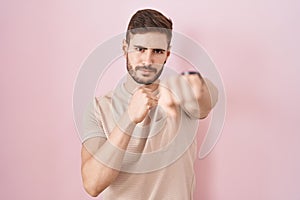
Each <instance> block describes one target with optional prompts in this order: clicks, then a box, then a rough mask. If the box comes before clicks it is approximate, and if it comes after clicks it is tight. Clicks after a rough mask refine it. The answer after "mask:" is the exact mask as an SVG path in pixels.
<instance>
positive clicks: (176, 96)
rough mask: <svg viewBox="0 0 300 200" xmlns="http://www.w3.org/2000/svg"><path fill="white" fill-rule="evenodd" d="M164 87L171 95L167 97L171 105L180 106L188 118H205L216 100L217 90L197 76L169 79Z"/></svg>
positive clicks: (190, 75) (185, 75) (188, 75)
mask: <svg viewBox="0 0 300 200" xmlns="http://www.w3.org/2000/svg"><path fill="white" fill-rule="evenodd" d="M164 87H166V88H168V90H169V91H170V92H169V93H172V95H170V94H169V95H168V96H169V97H170V99H171V100H170V101H171V102H173V104H176V105H180V106H181V107H182V108H183V110H184V111H185V112H186V113H187V114H188V115H189V116H192V117H194V118H197V119H204V118H206V117H207V116H208V114H209V112H210V111H211V110H212V108H213V107H214V106H215V104H216V102H217V100H218V90H217V88H216V87H215V86H214V85H213V84H212V82H211V81H209V80H208V79H203V78H202V77H201V76H200V75H198V74H184V75H182V76H173V77H170V78H169V79H167V80H166V82H165V83H164ZM165 96H166V95H165Z"/></svg>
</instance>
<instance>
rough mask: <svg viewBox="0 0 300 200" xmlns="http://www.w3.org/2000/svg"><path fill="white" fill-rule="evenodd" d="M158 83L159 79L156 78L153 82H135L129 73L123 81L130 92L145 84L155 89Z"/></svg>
mask: <svg viewBox="0 0 300 200" xmlns="http://www.w3.org/2000/svg"><path fill="white" fill-rule="evenodd" d="M158 85H159V79H157V80H156V81H155V82H154V83H151V84H149V85H145V84H140V83H137V82H136V81H135V80H134V79H133V78H132V77H131V76H130V75H129V74H127V80H126V82H125V83H124V86H125V89H126V90H127V91H128V92H129V93H130V94H133V93H134V92H135V90H136V89H138V88H139V87H141V86H145V87H147V88H150V89H152V90H153V91H155V90H156V89H157V88H158Z"/></svg>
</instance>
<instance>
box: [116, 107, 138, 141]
mask: <svg viewBox="0 0 300 200" xmlns="http://www.w3.org/2000/svg"><path fill="white" fill-rule="evenodd" d="M136 124H137V123H135V122H134V121H133V120H131V118H130V117H129V114H128V111H125V112H124V114H123V115H122V116H121V117H120V119H119V120H118V122H117V126H118V127H119V129H120V130H121V131H122V132H124V133H125V134H127V135H130V136H131V135H132V133H133V130H134V128H135V126H136Z"/></svg>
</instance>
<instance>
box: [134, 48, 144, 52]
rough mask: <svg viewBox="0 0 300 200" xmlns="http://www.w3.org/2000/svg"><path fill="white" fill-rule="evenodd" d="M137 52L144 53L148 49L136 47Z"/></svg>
mask: <svg viewBox="0 0 300 200" xmlns="http://www.w3.org/2000/svg"><path fill="white" fill-rule="evenodd" d="M135 50H136V51H138V52H144V51H145V50H146V49H145V48H142V47H135Z"/></svg>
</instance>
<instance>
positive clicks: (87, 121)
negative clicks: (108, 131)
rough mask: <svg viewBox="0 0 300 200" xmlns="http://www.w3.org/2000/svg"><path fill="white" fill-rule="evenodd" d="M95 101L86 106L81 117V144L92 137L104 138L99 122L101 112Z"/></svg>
mask: <svg viewBox="0 0 300 200" xmlns="http://www.w3.org/2000/svg"><path fill="white" fill-rule="evenodd" d="M97 102H98V101H97V99H96V98H94V99H93V101H92V102H91V103H89V105H88V106H87V108H86V110H85V112H84V115H83V121H82V123H83V130H82V134H81V142H82V143H84V142H85V141H86V140H88V139H90V138H93V137H104V138H106V136H105V133H104V129H103V124H102V121H101V112H100V107H99V104H98V103H97Z"/></svg>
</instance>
